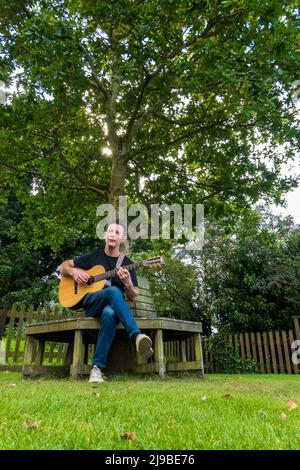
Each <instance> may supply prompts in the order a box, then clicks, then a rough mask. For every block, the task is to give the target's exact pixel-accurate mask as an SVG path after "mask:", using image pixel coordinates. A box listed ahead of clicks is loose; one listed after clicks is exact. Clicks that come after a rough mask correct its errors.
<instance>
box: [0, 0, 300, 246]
mask: <svg viewBox="0 0 300 470" xmlns="http://www.w3.org/2000/svg"><path fill="white" fill-rule="evenodd" d="M0 11H1V16H0V20H1V21H0V25H1V26H0V44H1V47H2V50H3V52H2V53H1V59H0V71H1V80H3V82H4V83H5V85H6V86H8V85H10V84H12V83H14V84H15V86H16V88H17V91H16V92H15V93H14V94H13V95H12V96H10V97H9V98H8V100H7V102H6V103H4V104H2V105H0V121H1V129H0V136H1V139H0V142H1V143H0V167H1V185H2V188H3V190H5V192H7V191H9V192H13V193H14V194H15V195H16V197H17V198H18V199H19V200H20V201H21V202H22V203H23V204H24V205H25V207H24V209H23V217H22V220H21V221H20V222H19V225H18V236H19V239H20V240H21V241H22V243H23V245H24V246H27V247H29V248H31V249H38V248H39V247H44V246H50V247H51V248H52V249H53V250H55V251H56V252H58V251H59V249H60V247H61V246H63V244H64V243H65V242H66V241H67V240H69V239H75V238H77V237H79V236H80V235H81V234H82V233H83V232H85V233H92V232H94V231H95V225H96V222H97V219H96V208H97V206H98V205H99V204H100V203H102V202H107V201H110V202H112V203H114V204H115V203H116V200H117V197H118V196H119V195H120V194H126V195H127V196H128V198H129V205H130V204H131V203H133V202H144V203H145V204H146V205H147V207H149V205H150V204H151V203H162V202H165V203H169V204H171V203H172V202H176V203H181V204H182V203H185V202H187V203H196V202H199V201H200V202H203V203H205V205H206V214H207V216H210V217H214V218H216V217H217V218H224V217H227V221H228V220H229V219H230V218H231V219H234V218H235V217H236V215H237V214H238V213H239V212H240V210H241V208H244V207H246V206H248V207H249V206H250V205H251V203H253V202H255V201H257V200H258V199H259V198H260V197H261V196H266V197H269V198H270V199H273V200H275V201H277V202H278V201H279V200H280V198H281V195H282V194H283V193H284V192H285V191H286V190H288V189H289V188H290V187H291V186H293V185H295V184H296V179H295V178H292V177H287V178H282V177H281V176H280V167H281V164H282V163H283V162H286V161H287V160H288V159H290V158H291V157H292V156H293V155H294V154H295V153H296V152H297V150H298V149H299V131H298V127H297V125H298V119H297V115H296V113H295V106H294V103H293V99H292V97H293V93H294V89H293V86H292V84H293V83H294V81H295V80H297V79H298V78H299V77H298V70H299V62H300V60H299V47H298V32H299V12H298V9H297V4H296V2H295V1H294V0H285V1H284V2H278V1H277V0H267V1H264V2H261V1H260V0H251V1H248V0H236V1H223V2H219V1H216V0H212V1H208V0H207V1H203V2H191V1H188V0H184V1H182V0H180V1H179V0H160V1H157V0H148V1H147V2H141V1H139V0H117V1H114V2H112V1H111V0H97V1H95V0H93V1H91V0H87V1H84V2H83V1H81V0H62V1H55V2H53V1H52V0H38V1H35V0H22V1H19V0H13V1H10V2H7V1H5V0H1V1H0ZM105 147H108V148H109V152H107V151H105V150H104V149H105ZM162 170H163V171H162ZM28 180H29V181H30V187H28Z"/></svg>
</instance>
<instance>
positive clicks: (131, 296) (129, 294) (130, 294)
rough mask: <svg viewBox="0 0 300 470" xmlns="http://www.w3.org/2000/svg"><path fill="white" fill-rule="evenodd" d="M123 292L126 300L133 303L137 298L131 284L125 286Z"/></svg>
mask: <svg viewBox="0 0 300 470" xmlns="http://www.w3.org/2000/svg"><path fill="white" fill-rule="evenodd" d="M125 292H126V296H127V298H128V300H132V301H134V300H135V298H136V297H137V296H138V289H137V287H135V286H134V285H133V284H132V283H131V284H128V285H127V286H125Z"/></svg>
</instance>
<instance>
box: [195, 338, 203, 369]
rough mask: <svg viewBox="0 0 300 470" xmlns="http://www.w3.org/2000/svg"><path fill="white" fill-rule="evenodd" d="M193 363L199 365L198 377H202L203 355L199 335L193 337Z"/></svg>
mask: <svg viewBox="0 0 300 470" xmlns="http://www.w3.org/2000/svg"><path fill="white" fill-rule="evenodd" d="M194 345H195V361H196V362H198V363H199V375H200V377H204V364H203V353H202V343H201V336H200V333H197V334H196V335H194Z"/></svg>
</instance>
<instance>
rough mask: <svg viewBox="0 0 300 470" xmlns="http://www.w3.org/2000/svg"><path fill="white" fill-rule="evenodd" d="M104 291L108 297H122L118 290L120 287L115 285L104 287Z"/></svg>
mask: <svg viewBox="0 0 300 470" xmlns="http://www.w3.org/2000/svg"><path fill="white" fill-rule="evenodd" d="M105 292H106V294H107V295H108V296H109V297H110V298H115V297H117V298H121V297H122V298H123V296H122V292H121V291H120V289H119V288H118V287H116V286H111V287H107V288H106V289H105Z"/></svg>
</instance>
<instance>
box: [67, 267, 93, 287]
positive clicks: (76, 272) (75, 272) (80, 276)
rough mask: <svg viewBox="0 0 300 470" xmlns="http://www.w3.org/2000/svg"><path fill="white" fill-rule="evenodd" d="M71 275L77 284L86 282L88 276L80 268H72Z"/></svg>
mask: <svg viewBox="0 0 300 470" xmlns="http://www.w3.org/2000/svg"><path fill="white" fill-rule="evenodd" d="M71 276H72V277H73V278H74V280H75V281H76V282H78V284H86V283H87V282H88V280H89V278H90V276H89V275H88V273H87V272H85V271H84V270H83V269H80V268H73V269H72V271H71Z"/></svg>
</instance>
